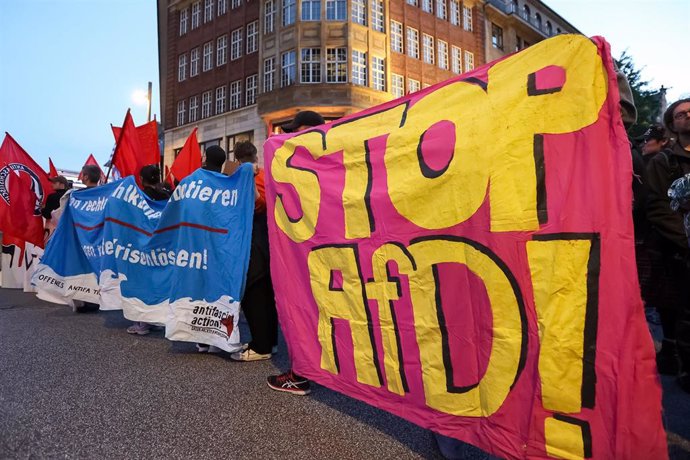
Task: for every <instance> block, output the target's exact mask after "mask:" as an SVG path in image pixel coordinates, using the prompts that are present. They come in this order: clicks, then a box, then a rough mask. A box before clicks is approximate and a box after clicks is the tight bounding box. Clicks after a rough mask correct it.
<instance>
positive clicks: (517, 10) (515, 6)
mask: <svg viewBox="0 0 690 460" xmlns="http://www.w3.org/2000/svg"><path fill="white" fill-rule="evenodd" d="M512 12H513V13H515V14H517V13H519V12H520V8H519V6H518V0H513V11H512Z"/></svg>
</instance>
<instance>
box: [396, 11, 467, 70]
mask: <svg viewBox="0 0 690 460" xmlns="http://www.w3.org/2000/svg"><path fill="white" fill-rule="evenodd" d="M405 39H406V40H405V41H403V25H402V23H400V22H397V21H393V20H391V33H390V43H391V51H394V52H396V53H405V46H404V42H405V44H406V46H407V55H408V56H409V57H411V58H414V59H419V57H420V54H419V31H418V30H417V29H414V28H412V27H409V26H408V27H407V28H406V35H405ZM434 41H436V46H434ZM451 50H452V51H451V59H450V63H449V60H448V43H447V42H445V41H443V40H435V39H434V37H433V36H432V35H429V34H422V55H421V57H422V60H423V61H424V62H426V63H427V64H432V65H433V64H436V63H438V67H439V68H441V69H444V70H449V69H450V70H452V71H453V72H455V73H461V72H462V62H461V49H460V48H459V47H457V46H455V45H453V46H452V47H451ZM449 66H450V67H449ZM472 69H474V54H473V53H471V52H470V51H465V72H467V71H470V70H472Z"/></svg>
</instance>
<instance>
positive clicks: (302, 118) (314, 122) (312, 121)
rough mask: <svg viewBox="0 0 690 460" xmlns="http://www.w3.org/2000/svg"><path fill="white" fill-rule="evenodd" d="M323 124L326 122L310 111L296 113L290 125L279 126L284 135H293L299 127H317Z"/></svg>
mask: <svg viewBox="0 0 690 460" xmlns="http://www.w3.org/2000/svg"><path fill="white" fill-rule="evenodd" d="M324 123H326V121H325V120H324V119H323V117H322V116H321V115H319V114H318V113H316V112H313V111H311V110H303V111H302V112H297V115H295V118H294V119H293V120H292V121H291V122H290V123H287V124H285V125H283V126H281V128H282V130H283V131H285V132H286V133H293V132H295V130H297V129H299V127H300V126H319V125H322V124H324Z"/></svg>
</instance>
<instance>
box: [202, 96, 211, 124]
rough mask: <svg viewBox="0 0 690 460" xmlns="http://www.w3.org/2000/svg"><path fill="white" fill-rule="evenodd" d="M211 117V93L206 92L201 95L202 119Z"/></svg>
mask: <svg viewBox="0 0 690 460" xmlns="http://www.w3.org/2000/svg"><path fill="white" fill-rule="evenodd" d="M210 116H211V91H206V92H205V93H203V94H202V95H201V118H208V117H210Z"/></svg>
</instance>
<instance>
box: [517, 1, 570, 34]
mask: <svg viewBox="0 0 690 460" xmlns="http://www.w3.org/2000/svg"><path fill="white" fill-rule="evenodd" d="M510 12H511V13H515V14H518V15H519V16H520V17H521V18H522V19H524V20H525V21H527V22H528V23H529V24H531V25H532V26H534V27H535V28H537V29H539V30H540V31H541V32H544V33H545V34H546V35H547V36H549V37H550V36H552V35H553V34H554V29H553V25H552V24H551V21H549V20H547V21H546V23H542V18H541V13H539V12H538V11H536V12H535V13H534V16H532V9H531V8H530V6H529V5H528V4H527V3H525V4H523V5H522V8H520V5H519V3H518V0H512V2H511V4H510ZM555 33H556V34H560V33H561V28H560V27H556V31H555Z"/></svg>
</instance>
